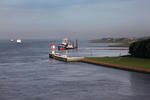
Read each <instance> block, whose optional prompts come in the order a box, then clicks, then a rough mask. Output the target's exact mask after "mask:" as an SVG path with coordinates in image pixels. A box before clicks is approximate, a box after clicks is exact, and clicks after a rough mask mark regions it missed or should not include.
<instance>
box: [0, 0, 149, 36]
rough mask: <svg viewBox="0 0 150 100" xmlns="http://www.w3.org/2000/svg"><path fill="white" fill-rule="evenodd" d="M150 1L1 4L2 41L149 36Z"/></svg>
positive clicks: (13, 0)
mask: <svg viewBox="0 0 150 100" xmlns="http://www.w3.org/2000/svg"><path fill="white" fill-rule="evenodd" d="M149 11H150V1H149V0H0V38H63V37H74V38H101V37H122V36H126V37H135V36H136V37H140V36H149V35H150V28H149V27H150V13H149Z"/></svg>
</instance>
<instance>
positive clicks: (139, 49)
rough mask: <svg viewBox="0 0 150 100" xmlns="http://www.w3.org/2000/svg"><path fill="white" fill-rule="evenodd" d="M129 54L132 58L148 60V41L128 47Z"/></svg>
mask: <svg viewBox="0 0 150 100" xmlns="http://www.w3.org/2000/svg"><path fill="white" fill-rule="evenodd" d="M129 53H130V54H131V55H132V56H134V57H146V58H150V39H146V40H142V41H137V42H134V43H132V44H131V45H130V47H129Z"/></svg>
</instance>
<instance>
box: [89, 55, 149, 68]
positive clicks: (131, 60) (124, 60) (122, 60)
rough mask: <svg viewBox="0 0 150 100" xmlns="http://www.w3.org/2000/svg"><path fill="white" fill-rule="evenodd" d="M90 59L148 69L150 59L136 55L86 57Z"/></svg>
mask: <svg viewBox="0 0 150 100" xmlns="http://www.w3.org/2000/svg"><path fill="white" fill-rule="evenodd" d="M86 59H88V60H91V61H97V62H104V63H109V64H116V65H122V66H129V67H133V68H143V69H150V59H145V58H136V57H88V58H86Z"/></svg>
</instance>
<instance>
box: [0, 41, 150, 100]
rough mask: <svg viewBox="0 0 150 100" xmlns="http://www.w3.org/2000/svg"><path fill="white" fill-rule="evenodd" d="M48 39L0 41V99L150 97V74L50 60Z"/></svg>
mask: <svg viewBox="0 0 150 100" xmlns="http://www.w3.org/2000/svg"><path fill="white" fill-rule="evenodd" d="M48 42H49V41H36V40H34V41H24V43H23V44H21V45H17V44H11V43H9V42H8V41H3V42H0V45H1V47H0V100H133V99H135V100H141V99H142V100H149V98H150V90H149V89H150V77H149V74H143V73H136V72H128V71H124V70H119V69H113V68H107V67H103V66H96V65H91V64H85V63H80V62H72V63H66V62H61V61H57V60H54V59H49V58H48V52H49V51H48ZM81 45H83V47H96V46H97V44H94V45H93V44H88V43H87V42H85V43H83V44H81ZM105 46H106V44H105ZM101 47H102V44H101ZM62 52H63V51H62ZM90 52H91V51H88V50H78V51H76V50H72V51H71V54H70V55H72V56H73V55H78V56H84V55H85V56H89V55H91V54H90ZM119 52H122V53H127V51H116V50H113V51H109V50H108V51H105V50H101V51H100V50H92V55H93V56H105V55H106V56H107V55H111V56H115V55H118V54H119Z"/></svg>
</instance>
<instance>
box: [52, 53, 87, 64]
mask: <svg viewBox="0 0 150 100" xmlns="http://www.w3.org/2000/svg"><path fill="white" fill-rule="evenodd" d="M49 57H50V58H53V59H56V60H60V61H65V62H76V61H81V60H83V59H84V57H67V56H66V55H61V54H59V53H55V54H52V53H50V54H49Z"/></svg>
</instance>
